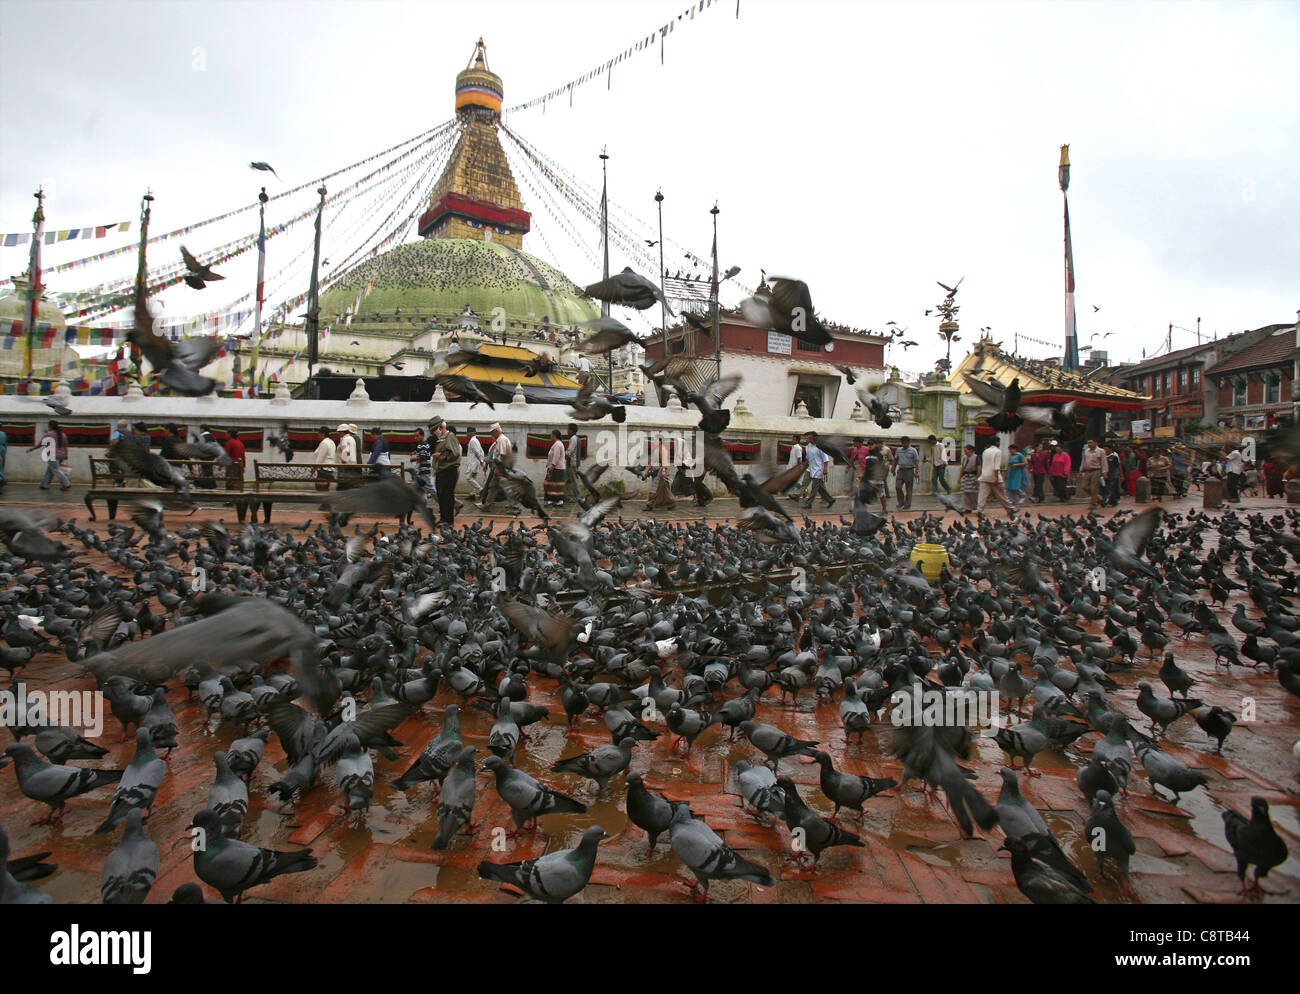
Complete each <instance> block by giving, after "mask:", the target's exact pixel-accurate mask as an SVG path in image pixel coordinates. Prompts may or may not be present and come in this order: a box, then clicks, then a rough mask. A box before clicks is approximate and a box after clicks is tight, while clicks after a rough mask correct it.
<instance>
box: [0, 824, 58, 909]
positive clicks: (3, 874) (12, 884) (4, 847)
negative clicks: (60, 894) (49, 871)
mask: <svg viewBox="0 0 1300 994" xmlns="http://www.w3.org/2000/svg"><path fill="white" fill-rule="evenodd" d="M12 862H13V861H12V860H10V859H9V836H7V835H6V834H5V831H4V829H3V828H0V904H53V903H54V898H52V897H50V895H49V894H46V893H45V892H44V891H42V890H37V889H36V888H35V887H33V886H32V885H31V884H28V883H24V882H22V881H19V880H16V879H15V878H14V876H13V874H12V871H11V870H10V869H9V867H10V865H11V863H12Z"/></svg>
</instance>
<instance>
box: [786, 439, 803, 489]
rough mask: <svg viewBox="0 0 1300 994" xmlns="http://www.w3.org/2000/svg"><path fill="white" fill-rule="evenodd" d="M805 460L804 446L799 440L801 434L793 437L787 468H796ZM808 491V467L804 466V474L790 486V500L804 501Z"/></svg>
mask: <svg viewBox="0 0 1300 994" xmlns="http://www.w3.org/2000/svg"><path fill="white" fill-rule="evenodd" d="M803 461H804V451H803V446H802V445H801V444H800V442H799V436H798V435H794V436H792V437H791V443H790V458H789V459H787V460H786V463H785V468H786V469H794V468H795V467H796V466H798V465H799V463H801V462H803ZM807 492H808V469H807V467H804V471H803V475H802V476H800V477H799V480H798V482H797V483H795V485H794V486H792V487H791V488H790V500H793V501H802V500H803V499H804V496H805V495H806V494H807Z"/></svg>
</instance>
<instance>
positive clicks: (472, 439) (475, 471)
mask: <svg viewBox="0 0 1300 994" xmlns="http://www.w3.org/2000/svg"><path fill="white" fill-rule="evenodd" d="M465 462H466V465H465V479H466V481H467V482H468V483H469V488H470V490H471V492H472V491H476V490H482V489H483V481H484V479H486V470H487V453H485V452H484V451H483V443H482V442H480V441H479V440H478V432H477V431H476V430H475V429H473V428H471V429H469V442H468V444H467V445H466V446H465Z"/></svg>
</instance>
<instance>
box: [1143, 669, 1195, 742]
mask: <svg viewBox="0 0 1300 994" xmlns="http://www.w3.org/2000/svg"><path fill="white" fill-rule="evenodd" d="M1201 703H1202V702H1201V700H1200V699H1199V698H1196V697H1180V698H1173V697H1157V696H1156V692H1155V691H1154V690H1152V689H1151V684H1149V683H1147V682H1146V681H1143V682H1142V683H1139V684H1138V698H1137V706H1138V710H1139V711H1141V712H1142V713H1143V714H1144V715H1146V716H1147V717H1148V718H1150V719H1151V733H1152V734H1153V735H1155V734H1160V735H1165V734H1167V733H1168V731H1169V726H1170V725H1171V724H1173V723H1174V722H1175V721H1177V720H1178V719H1179V718H1181V717H1182V716H1183V715H1185V714H1187V713H1188V712H1189V711H1195V710H1196V709H1197V708H1199V707H1200V706H1201ZM1156 725H1159V726H1160V731H1159V733H1157V732H1156Z"/></svg>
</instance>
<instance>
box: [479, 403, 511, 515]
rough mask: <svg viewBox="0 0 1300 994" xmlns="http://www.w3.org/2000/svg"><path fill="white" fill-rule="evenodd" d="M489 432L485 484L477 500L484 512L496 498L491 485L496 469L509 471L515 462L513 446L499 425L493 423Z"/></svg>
mask: <svg viewBox="0 0 1300 994" xmlns="http://www.w3.org/2000/svg"><path fill="white" fill-rule="evenodd" d="M489 431H491V432H492V444H491V445H489V446H488V451H487V463H488V471H487V482H486V483H484V484H483V495H482V496H481V497H480V498H479V500H480V502H481V503H482V504H483V510H485V511H486V510H487V509H488V508H489V507H491V506H492V501H493V499H494V498H495V497H496V494H495V492H494V491H495V487H494V486H493V484H495V483H496V474H497V467H498V466H502V467H504V468H506V469H510V468H511V467H512V466H513V465H514V461H515V460H514V451H515V449H514V446H513V445H511V444H510V439H509V438H507V437H506V435H505V433H504V432H502V431H501V425H500V424H499V423H497V422H493V423H492V427H491V428H490V429H489Z"/></svg>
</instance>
